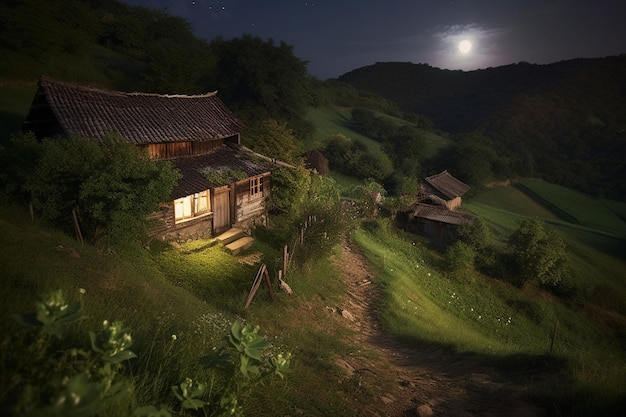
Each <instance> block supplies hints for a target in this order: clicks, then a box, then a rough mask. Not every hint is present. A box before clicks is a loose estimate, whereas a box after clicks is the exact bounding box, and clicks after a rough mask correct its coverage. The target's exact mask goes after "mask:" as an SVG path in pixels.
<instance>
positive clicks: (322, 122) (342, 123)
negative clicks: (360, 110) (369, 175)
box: [304, 107, 380, 151]
mask: <svg viewBox="0 0 626 417" xmlns="http://www.w3.org/2000/svg"><path fill="white" fill-rule="evenodd" d="M350 111H351V109H348V108H342V107H311V108H309V110H308V111H307V120H309V121H310V122H311V123H313V125H314V126H315V132H314V133H313V135H312V136H311V138H310V139H308V140H307V142H306V143H305V144H304V147H305V150H309V149H317V148H320V147H322V146H323V142H324V140H325V139H327V138H329V137H331V136H334V135H338V134H341V135H344V136H347V137H349V138H351V139H353V140H358V141H360V142H362V143H363V144H365V145H366V146H367V147H368V148H369V149H370V150H372V151H380V143H378V142H376V141H375V140H373V139H371V138H369V137H367V136H364V135H362V134H360V133H358V132H355V131H354V130H352V125H351V118H352V116H351V115H350Z"/></svg>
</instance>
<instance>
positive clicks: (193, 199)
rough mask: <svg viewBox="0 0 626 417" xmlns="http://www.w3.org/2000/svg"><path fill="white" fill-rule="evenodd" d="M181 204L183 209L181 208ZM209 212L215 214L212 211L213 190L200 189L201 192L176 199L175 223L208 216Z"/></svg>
mask: <svg viewBox="0 0 626 417" xmlns="http://www.w3.org/2000/svg"><path fill="white" fill-rule="evenodd" d="M202 200H204V201H202ZM181 205H182V210H180V209H179V207H181ZM201 207H202V208H201ZM209 214H213V212H212V211H211V190H204V191H200V192H199V193H194V194H190V195H187V196H185V197H181V198H177V199H176V200H174V223H175V224H178V223H184V222H187V221H190V220H193V219H197V218H199V217H204V216H208V215H209Z"/></svg>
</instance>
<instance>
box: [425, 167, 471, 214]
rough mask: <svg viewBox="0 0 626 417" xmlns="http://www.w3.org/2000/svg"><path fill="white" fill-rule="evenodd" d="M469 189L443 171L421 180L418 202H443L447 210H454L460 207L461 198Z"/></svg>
mask: <svg viewBox="0 0 626 417" xmlns="http://www.w3.org/2000/svg"><path fill="white" fill-rule="evenodd" d="M469 189H470V187H469V185H467V184H465V183H464V182H462V181H461V180H459V179H457V178H455V177H453V176H452V175H451V174H450V173H449V172H448V171H447V170H445V171H443V172H440V173H439V174H436V175H432V176H430V177H426V178H424V179H423V180H422V182H421V184H420V190H419V193H418V201H420V202H421V201H425V200H433V201H435V200H436V201H440V202H443V203H444V204H445V206H446V207H447V208H448V209H449V210H456V209H458V208H460V207H461V202H462V196H463V194H465V193H466V192H468V191H469Z"/></svg>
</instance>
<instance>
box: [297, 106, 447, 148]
mask: <svg viewBox="0 0 626 417" xmlns="http://www.w3.org/2000/svg"><path fill="white" fill-rule="evenodd" d="M351 111H352V109H351V108H345V107H336V106H334V107H320V108H309V110H308V112H307V119H308V120H309V121H310V122H311V123H313V125H314V126H315V132H314V134H313V135H312V137H311V138H310V139H309V140H308V141H307V142H306V143H305V144H304V148H305V150H309V149H316V148H319V147H320V146H322V144H323V141H324V139H326V138H328V137H330V136H333V135H337V134H342V135H345V136H347V137H349V138H352V139H355V140H359V141H361V142H363V143H364V144H365V145H366V146H367V147H368V148H369V149H371V150H373V151H379V150H380V143H378V142H376V141H375V140H373V139H371V138H369V137H367V136H364V135H362V134H360V133H358V132H355V131H354V130H352V125H351V120H352V116H351ZM379 115H380V116H381V117H385V118H386V119H388V120H390V121H392V122H393V123H394V124H396V125H397V126H402V125H409V124H410V123H409V122H407V121H405V120H402V119H398V118H396V117H391V116H388V115H383V114H379ZM422 134H423V135H424V138H425V149H424V155H425V156H426V157H432V156H434V155H435V154H437V152H439V151H440V150H441V149H442V148H445V147H446V146H448V145H449V144H450V143H451V141H450V140H449V139H446V138H444V137H443V136H440V135H438V134H436V133H434V132H428V131H422Z"/></svg>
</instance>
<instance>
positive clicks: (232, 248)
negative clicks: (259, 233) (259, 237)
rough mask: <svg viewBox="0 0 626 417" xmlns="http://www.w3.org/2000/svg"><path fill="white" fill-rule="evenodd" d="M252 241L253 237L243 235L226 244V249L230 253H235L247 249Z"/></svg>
mask: <svg viewBox="0 0 626 417" xmlns="http://www.w3.org/2000/svg"><path fill="white" fill-rule="evenodd" d="M253 243H254V238H252V237H250V236H244V237H242V238H239V239H237V240H235V241H234V242H231V243H229V244H228V245H226V249H227V250H228V251H229V252H230V253H231V255H237V254H238V253H239V252H241V251H243V250H246V249H248V248H249V247H250V246H252V244H253Z"/></svg>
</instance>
